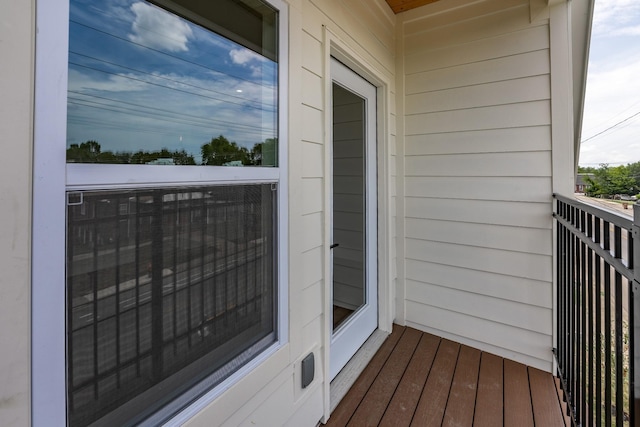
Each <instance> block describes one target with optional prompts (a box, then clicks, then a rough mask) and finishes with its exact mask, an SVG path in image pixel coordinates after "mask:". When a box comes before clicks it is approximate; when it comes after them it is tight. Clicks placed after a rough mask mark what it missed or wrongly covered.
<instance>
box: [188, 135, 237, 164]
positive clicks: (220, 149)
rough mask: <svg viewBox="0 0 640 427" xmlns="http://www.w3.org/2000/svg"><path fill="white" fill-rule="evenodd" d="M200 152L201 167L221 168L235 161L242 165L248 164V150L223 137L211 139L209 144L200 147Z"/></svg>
mask: <svg viewBox="0 0 640 427" xmlns="http://www.w3.org/2000/svg"><path fill="white" fill-rule="evenodd" d="M200 152H201V154H202V164H203V165H209V166H222V165H224V164H225V163H230V162H235V161H240V162H242V164H243V165H247V164H249V150H247V149H246V148H245V147H240V146H239V145H238V144H236V143H235V142H232V141H229V140H228V139H227V138H225V137H224V136H223V135H220V136H218V137H217V138H211V142H209V143H207V144H204V145H203V146H202V147H200Z"/></svg>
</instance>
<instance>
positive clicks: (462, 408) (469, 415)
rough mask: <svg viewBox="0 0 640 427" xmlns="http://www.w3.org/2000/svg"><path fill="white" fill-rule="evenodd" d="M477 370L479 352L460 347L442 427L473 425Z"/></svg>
mask: <svg viewBox="0 0 640 427" xmlns="http://www.w3.org/2000/svg"><path fill="white" fill-rule="evenodd" d="M479 370H480V350H477V349H475V348H471V347H467V346H466V345H463V346H461V347H460V354H459V355H458V363H457V365H456V372H455V374H454V375H453V383H452V384H451V392H450V393H449V400H448V402H447V409H446V411H445V414H444V421H443V422H442V425H443V426H450V427H454V426H470V425H472V424H473V412H474V409H475V406H476V391H477V389H478V372H479Z"/></svg>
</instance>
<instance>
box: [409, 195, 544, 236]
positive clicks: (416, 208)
mask: <svg viewBox="0 0 640 427" xmlns="http://www.w3.org/2000/svg"><path fill="white" fill-rule="evenodd" d="M405 210H406V217H407V218H408V219H410V218H422V219H432V220H440V221H454V222H468V223H476V224H487V225H504V226H511V227H530V228H543V229H549V228H550V227H551V216H550V215H549V204H548V203H546V202H545V203H529V202H516V201H505V202H501V201H496V200H464V199H437V200H435V201H434V200H432V199H429V198H425V197H407V198H406V200H405Z"/></svg>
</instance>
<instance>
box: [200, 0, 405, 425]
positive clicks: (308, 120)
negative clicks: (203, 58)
mask: <svg viewBox="0 0 640 427" xmlns="http://www.w3.org/2000/svg"><path fill="white" fill-rule="evenodd" d="M289 4H290V10H289V14H290V22H289V31H290V58H289V64H290V75H289V81H290V86H289V92H290V108H289V111H290V117H289V129H288V131H289V154H290V164H289V174H290V175H289V183H290V184H289V185H290V188H289V200H290V212H289V236H290V248H289V251H290V259H289V268H290V271H289V277H290V288H289V301H290V313H289V314H290V316H289V319H290V325H289V328H290V330H289V338H290V339H289V341H290V342H289V345H288V346H286V347H285V348H283V349H282V350H281V351H280V352H279V354H278V355H276V356H274V357H272V358H271V359H270V360H269V361H267V363H266V364H265V366H260V367H259V368H258V369H256V371H255V372H254V373H252V374H250V375H249V376H247V377H246V378H245V379H243V380H242V381H241V382H240V383H239V384H237V385H236V386H234V387H232V389H231V390H229V391H228V392H227V393H225V395H223V396H221V397H220V398H219V399H218V400H217V401H215V402H213V403H212V404H211V405H210V406H209V407H208V408H206V409H205V410H204V411H202V412H201V413H200V414H199V415H198V416H197V417H195V418H193V419H192V420H191V421H190V422H189V424H188V425H189V426H213V425H219V424H220V425H228V426H238V425H247V426H255V425H262V426H276V425H283V426H284V425H289V426H296V427H297V426H315V425H316V424H317V423H318V422H319V421H320V419H321V417H322V416H323V414H325V408H328V404H329V402H328V398H329V395H328V384H327V383H325V382H323V377H324V375H325V373H324V368H325V366H327V365H326V360H325V359H324V356H325V354H326V353H325V350H326V348H325V346H324V345H325V341H326V339H327V337H329V334H330V330H328V327H329V323H328V318H327V317H326V316H325V312H324V311H325V309H326V307H328V306H329V304H330V302H329V300H328V297H329V293H328V292H329V287H328V286H330V283H327V282H325V278H326V271H327V266H328V264H327V261H328V258H326V256H327V254H328V253H329V252H328V245H329V244H330V243H331V242H330V241H329V237H328V236H329V235H330V233H329V229H328V227H329V226H330V225H329V223H328V221H327V220H326V219H327V217H328V216H327V214H328V212H327V210H326V209H327V207H328V204H327V200H326V198H325V194H326V191H325V190H326V189H325V184H326V182H325V179H324V178H325V173H326V172H325V171H326V169H325V167H326V166H327V165H326V164H325V155H326V153H327V152H326V151H325V150H326V148H327V147H326V145H325V144H327V143H328V142H329V141H330V139H329V137H330V135H328V133H327V132H326V125H327V123H328V122H327V120H328V119H329V117H330V114H329V111H326V110H325V108H326V107H329V106H330V105H329V102H328V101H329V100H328V99H326V96H327V94H328V93H329V92H328V91H327V89H328V88H330V86H327V85H330V76H329V75H328V74H327V73H328V70H329V68H328V61H329V56H328V53H329V51H330V48H329V46H328V45H327V43H328V41H327V40H326V31H330V32H331V33H332V34H333V36H334V37H335V40H338V41H339V44H340V45H341V46H342V47H344V48H345V49H347V50H349V51H350V53H351V54H353V55H354V56H356V57H357V59H359V60H360V61H361V63H362V65H364V66H366V67H370V71H371V74H372V75H380V76H383V77H384V78H385V79H386V80H388V81H389V82H392V83H393V81H394V79H395V77H394V74H393V73H394V69H395V59H394V49H395V29H394V24H395V16H394V15H393V13H392V12H391V10H390V9H389V8H388V6H387V5H386V3H385V2H384V1H383V0H375V1H371V0H350V1H343V0H291V1H290V2H289ZM393 91H394V87H389V88H388V92H387V93H386V94H385V96H384V99H385V100H386V102H387V103H388V107H391V106H394V101H393V96H394V94H393ZM388 107H387V108H385V109H384V110H385V111H388V117H386V118H385V119H384V120H383V121H384V123H382V124H381V125H382V126H383V127H384V129H385V131H384V132H385V135H384V138H382V140H381V143H382V144H383V147H382V152H383V153H389V155H388V158H386V159H385V163H386V164H388V165H393V166H388V168H387V173H388V174H389V175H391V174H395V167H394V166H395V159H394V158H393V157H392V155H391V149H390V148H389V147H388V146H385V144H386V142H387V141H389V142H390V143H392V142H391V141H393V135H392V133H394V132H395V125H394V124H393V125H392V123H393V121H394V120H395V119H394V110H393V108H388ZM383 156H384V155H383ZM390 179H391V178H390V177H389V178H387V181H389V180H390ZM384 197H388V198H389V201H387V202H386V204H387V205H388V206H390V207H391V206H392V203H391V202H390V200H391V199H392V198H393V197H395V192H394V191H392V192H389V194H386V195H384ZM387 221H388V223H389V224H391V222H392V221H395V217H388V218H387ZM385 232H386V233H391V232H393V229H392V228H391V227H389V226H385ZM387 240H388V238H387ZM392 253H393V256H395V251H393V252H392ZM388 264H389V265H390V262H388ZM388 273H389V275H390V276H391V275H392V274H395V271H391V269H389V272H388ZM390 280H393V278H391V279H390ZM387 282H389V280H387ZM326 315H327V316H328V315H329V313H328V312H327V313H326ZM309 352H313V353H314V354H315V358H316V360H315V363H316V373H315V374H316V375H315V378H316V379H315V380H314V382H313V383H312V384H311V385H310V386H309V387H308V388H306V389H304V390H302V389H301V387H300V362H301V360H302V359H303V358H304V357H305V356H306V355H307V354H308V353H309ZM327 375H328V373H327ZM251 396H253V397H251Z"/></svg>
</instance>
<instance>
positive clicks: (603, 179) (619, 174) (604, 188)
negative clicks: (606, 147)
mask: <svg viewBox="0 0 640 427" xmlns="http://www.w3.org/2000/svg"><path fill="white" fill-rule="evenodd" d="M579 172H580V173H592V174H593V176H588V177H586V178H585V180H586V182H587V183H588V184H589V188H588V189H587V191H586V193H587V195H588V196H605V197H611V196H614V195H616V194H626V195H634V194H636V193H637V192H638V191H640V162H638V163H633V164H629V165H626V166H616V167H611V166H609V165H608V164H606V163H603V164H601V165H600V167H598V168H579Z"/></svg>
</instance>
